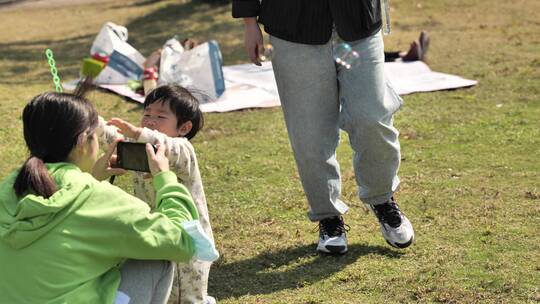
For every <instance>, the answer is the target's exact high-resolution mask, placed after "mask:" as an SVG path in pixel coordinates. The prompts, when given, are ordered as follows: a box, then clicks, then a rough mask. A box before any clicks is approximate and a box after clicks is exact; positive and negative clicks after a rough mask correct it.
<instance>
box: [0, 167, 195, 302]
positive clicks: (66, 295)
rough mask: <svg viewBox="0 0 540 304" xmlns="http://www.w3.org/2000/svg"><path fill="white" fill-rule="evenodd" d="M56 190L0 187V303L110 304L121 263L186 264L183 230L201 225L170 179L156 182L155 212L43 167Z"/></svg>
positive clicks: (188, 251) (115, 191)
mask: <svg viewBox="0 0 540 304" xmlns="http://www.w3.org/2000/svg"><path fill="white" fill-rule="evenodd" d="M47 167H48V169H49V174H50V175H51V176H52V177H53V178H54V180H55V182H56V184H57V186H58V191H57V192H56V193H54V194H53V195H52V196H51V197H50V198H48V199H45V198H44V197H42V196H37V195H35V194H26V195H24V196H22V197H17V195H16V194H15V192H14V190H13V183H14V182H15V178H16V176H17V173H18V172H14V173H12V174H11V175H10V176H8V177H7V178H6V179H5V180H4V181H3V182H2V183H1V184H0V303H99V304H101V303H113V301H114V298H115V295H116V290H117V288H118V286H119V283H120V272H119V264H121V263H122V262H123V261H124V260H125V259H128V258H132V259H140V260H145V259H148V260H171V261H177V262H185V261H188V260H189V259H190V258H191V257H192V256H193V253H194V246H193V244H192V240H191V238H190V237H189V236H188V235H187V234H186V233H185V232H184V230H183V229H182V228H181V223H182V222H184V221H189V220H193V219H198V217H199V216H198V214H197V209H196V207H195V206H194V204H193V201H192V198H191V196H190V194H189V192H188V191H187V189H186V188H185V187H184V186H183V185H181V184H179V183H178V182H177V179H176V176H175V175H174V173H172V172H162V173H160V174H157V175H156V176H155V177H154V180H153V181H154V187H155V189H156V206H157V207H156V210H155V212H153V213H151V212H150V208H149V207H148V204H146V203H145V202H143V201H141V200H139V199H138V198H136V197H133V196H131V195H129V194H127V193H126V192H124V191H123V190H121V189H120V188H118V187H115V186H113V185H111V184H109V183H108V182H99V181H97V180H96V179H94V178H93V177H92V176H91V175H90V174H88V173H83V172H81V170H80V169H79V168H78V167H77V166H75V165H73V164H69V163H53V164H47Z"/></svg>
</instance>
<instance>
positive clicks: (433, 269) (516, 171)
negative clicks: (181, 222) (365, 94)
mask: <svg viewBox="0 0 540 304" xmlns="http://www.w3.org/2000/svg"><path fill="white" fill-rule="evenodd" d="M291 1H292V0H291ZM335 1H336V0H335ZM181 2H182V1H159V2H155V1H138V2H136V1H129V0H121V1H110V2H109V3H105V4H103V3H101V4H99V5H94V6H92V5H82V6H68V7H57V8H55V9H44V8H41V9H28V8H26V9H24V10H22V9H19V10H17V9H14V10H9V11H2V10H0V29H2V30H1V31H0V104H1V109H2V110H1V112H0V159H2V160H3V161H2V163H0V177H2V178H3V177H5V176H6V175H7V174H8V173H9V172H10V171H11V170H13V169H15V168H17V166H19V165H20V164H21V163H22V162H23V160H24V159H25V157H26V153H27V152H26V149H25V146H24V141H23V138H22V126H21V120H20V116H21V111H22V108H23V106H24V105H25V104H26V103H27V102H28V101H29V100H30V99H31V98H32V97H33V96H35V95H37V94H38V93H40V92H42V91H45V90H51V89H52V86H51V84H52V82H51V81H50V76H49V74H48V73H49V72H48V69H47V64H46V60H45V56H44V50H45V48H52V49H53V50H54V52H55V56H56V59H57V64H58V65H59V73H60V76H61V77H62V78H63V79H72V78H75V77H76V76H77V75H78V69H79V63H80V60H81V59H82V58H83V57H84V56H86V55H87V54H88V52H89V49H90V45H91V43H92V41H93V39H94V37H95V35H96V34H97V32H98V31H99V29H100V27H101V25H102V24H103V23H104V22H106V21H113V22H115V23H118V24H123V25H125V26H127V28H128V29H129V37H130V38H129V41H130V42H131V44H132V45H134V46H135V47H136V48H138V49H139V50H141V51H142V52H143V53H144V54H149V53H150V52H151V51H152V50H153V49H154V48H156V47H158V46H160V45H161V44H162V43H163V42H164V41H165V40H166V39H167V38H169V37H171V36H173V35H174V34H179V35H180V36H181V37H188V36H189V37H196V38H198V39H199V40H202V41H204V40H208V39H216V40H217V41H218V42H219V43H220V46H221V50H222V53H223V57H224V60H225V64H236V63H243V62H246V61H247V59H246V56H245V54H244V51H243V27H242V23H241V21H239V20H233V19H232V18H231V17H230V6H229V5H217V6H209V5H207V4H202V3H200V2H187V3H181ZM392 6H393V11H392V21H393V33H392V34H391V35H390V36H387V37H385V43H386V46H387V49H388V50H396V49H406V48H407V47H408V44H409V43H410V41H412V40H413V39H415V38H416V37H417V35H418V33H419V32H420V30H424V29H425V30H428V31H429V32H430V34H431V37H432V42H431V47H430V52H429V64H430V66H431V68H432V69H433V70H436V71H441V72H446V73H453V74H458V75H461V76H463V77H466V78H471V79H476V80H478V81H479V84H478V86H476V87H474V88H470V89H464V90H455V91H444V92H436V93H424V94H414V95H409V96H405V98H404V99H405V106H404V108H403V109H402V110H401V112H399V113H398V115H397V116H396V121H395V124H396V126H397V127H398V129H400V131H401V137H400V138H401V144H402V151H403V159H402V161H403V162H402V166H401V170H400V177H401V179H402V184H401V189H400V191H399V193H398V194H397V198H398V200H399V202H400V205H401V206H402V209H404V211H405V212H406V213H407V215H408V216H409V218H410V219H411V221H412V222H413V224H414V225H415V230H416V235H417V242H416V243H415V244H414V245H413V246H412V247H410V248H409V249H406V250H403V251H399V250H395V249H393V248H390V247H389V246H388V245H386V243H385V242H384V240H383V239H382V237H381V235H380V233H379V231H378V224H377V222H376V220H375V218H374V217H373V216H372V215H370V214H368V213H367V212H366V210H365V209H364V208H363V207H362V205H361V203H360V201H359V200H358V198H357V196H356V185H355V181H354V173H353V170H352V166H351V155H352V153H351V149H350V147H349V145H348V140H347V136H346V134H345V133H343V137H342V139H343V140H342V144H341V145H340V148H339V150H338V158H339V160H340V162H341V167H342V176H343V198H344V199H345V200H346V201H347V202H348V203H349V204H350V206H351V207H352V208H351V211H350V212H349V214H347V216H346V218H345V219H346V222H347V224H349V225H350V226H351V230H350V233H349V239H350V241H349V242H350V251H349V253H348V254H347V255H344V256H340V257H328V256H321V255H318V254H316V253H315V251H314V250H315V241H316V239H317V233H316V232H315V231H314V228H315V226H316V225H315V224H314V223H310V222H308V221H307V218H306V205H307V203H306V199H305V197H304V195H303V190H302V188H301V186H300V181H299V178H298V175H297V173H296V169H295V164H294V160H293V157H292V154H291V150H290V146H289V142H288V139H287V135H286V131H285V127H284V123H283V119H282V114H281V111H280V109H279V108H274V109H264V110H246V111H239V112H233V113H225V114H207V115H206V126H205V128H204V130H203V131H202V132H201V133H199V135H198V136H197V137H196V139H195V140H194V145H195V148H196V149H197V152H198V158H199V161H200V166H201V170H202V175H203V180H204V184H205V188H206V189H205V190H206V195H207V200H208V204H209V208H210V216H211V219H212V224H213V229H214V234H215V237H216V240H217V246H218V248H219V250H220V252H221V253H222V257H221V259H220V260H219V261H218V262H216V263H215V264H214V266H213V268H212V271H211V275H210V276H211V278H210V286H209V293H210V294H211V295H213V296H215V297H216V298H218V299H219V302H220V303H537V302H540V290H539V286H540V237H539V233H538V231H539V228H540V205H539V203H540V122H539V121H540V2H539V1H537V0H517V1H512V2H510V1H488V0H454V1H443V0H430V1H418V0H412V1H405V0H393V1H392ZM90 97H91V99H92V100H93V101H94V102H95V104H96V106H97V107H98V109H99V111H100V113H101V115H103V116H104V117H112V116H118V117H123V118H126V119H128V120H131V121H133V122H137V120H138V117H139V116H140V114H141V107H140V106H139V105H137V104H135V103H131V102H126V101H124V100H123V99H122V98H119V97H117V96H114V95H111V94H105V93H102V92H94V93H92V94H91V96H90ZM118 184H119V185H120V186H122V187H125V188H126V189H130V188H131V186H130V185H129V179H128V178H127V177H122V178H119V179H118Z"/></svg>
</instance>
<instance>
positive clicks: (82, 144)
mask: <svg viewBox="0 0 540 304" xmlns="http://www.w3.org/2000/svg"><path fill="white" fill-rule="evenodd" d="M79 136H80V137H79V139H78V140H77V144H75V146H74V147H73V149H71V152H69V155H68V161H70V162H72V163H78V162H79V161H80V160H81V158H82V156H83V155H84V153H85V152H86V150H87V149H88V148H87V147H86V145H87V144H88V138H87V136H86V135H83V134H81V135H79Z"/></svg>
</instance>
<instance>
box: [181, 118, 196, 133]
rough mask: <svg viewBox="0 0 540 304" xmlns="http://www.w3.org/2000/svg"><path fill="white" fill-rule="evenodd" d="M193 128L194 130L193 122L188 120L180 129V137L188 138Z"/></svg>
mask: <svg viewBox="0 0 540 304" xmlns="http://www.w3.org/2000/svg"><path fill="white" fill-rule="evenodd" d="M192 128H193V123H192V122H191V120H188V121H186V122H185V123H183V124H182V125H181V126H180V127H179V128H178V135H179V136H186V135H187V134H188V133H189V132H191V129H192Z"/></svg>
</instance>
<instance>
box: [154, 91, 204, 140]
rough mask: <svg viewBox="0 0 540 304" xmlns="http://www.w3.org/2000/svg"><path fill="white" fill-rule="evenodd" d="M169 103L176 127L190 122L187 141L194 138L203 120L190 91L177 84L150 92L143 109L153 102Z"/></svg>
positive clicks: (196, 101)
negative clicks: (191, 125)
mask: <svg viewBox="0 0 540 304" xmlns="http://www.w3.org/2000/svg"><path fill="white" fill-rule="evenodd" d="M167 101H168V102H169V106H170V108H171V111H172V112H173V113H174V114H176V119H177V120H178V123H177V125H176V127H177V128H178V127H180V126H181V125H182V124H183V123H185V122H187V121H191V123H192V124H193V127H192V128H191V131H189V133H188V134H186V135H185V136H186V138H187V139H192V138H193V137H195V135H196V134H197V132H199V130H201V129H202V127H203V125H204V118H203V114H202V111H201V109H200V107H199V101H198V100H197V98H195V96H193V94H191V92H190V91H188V90H187V89H186V88H184V87H182V86H180V85H177V84H166V85H162V86H159V87H157V88H155V89H154V90H152V91H151V92H150V94H148V95H147V96H146V98H145V100H144V108H145V109H146V107H148V106H149V105H151V104H153V103H155V102H167Z"/></svg>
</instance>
